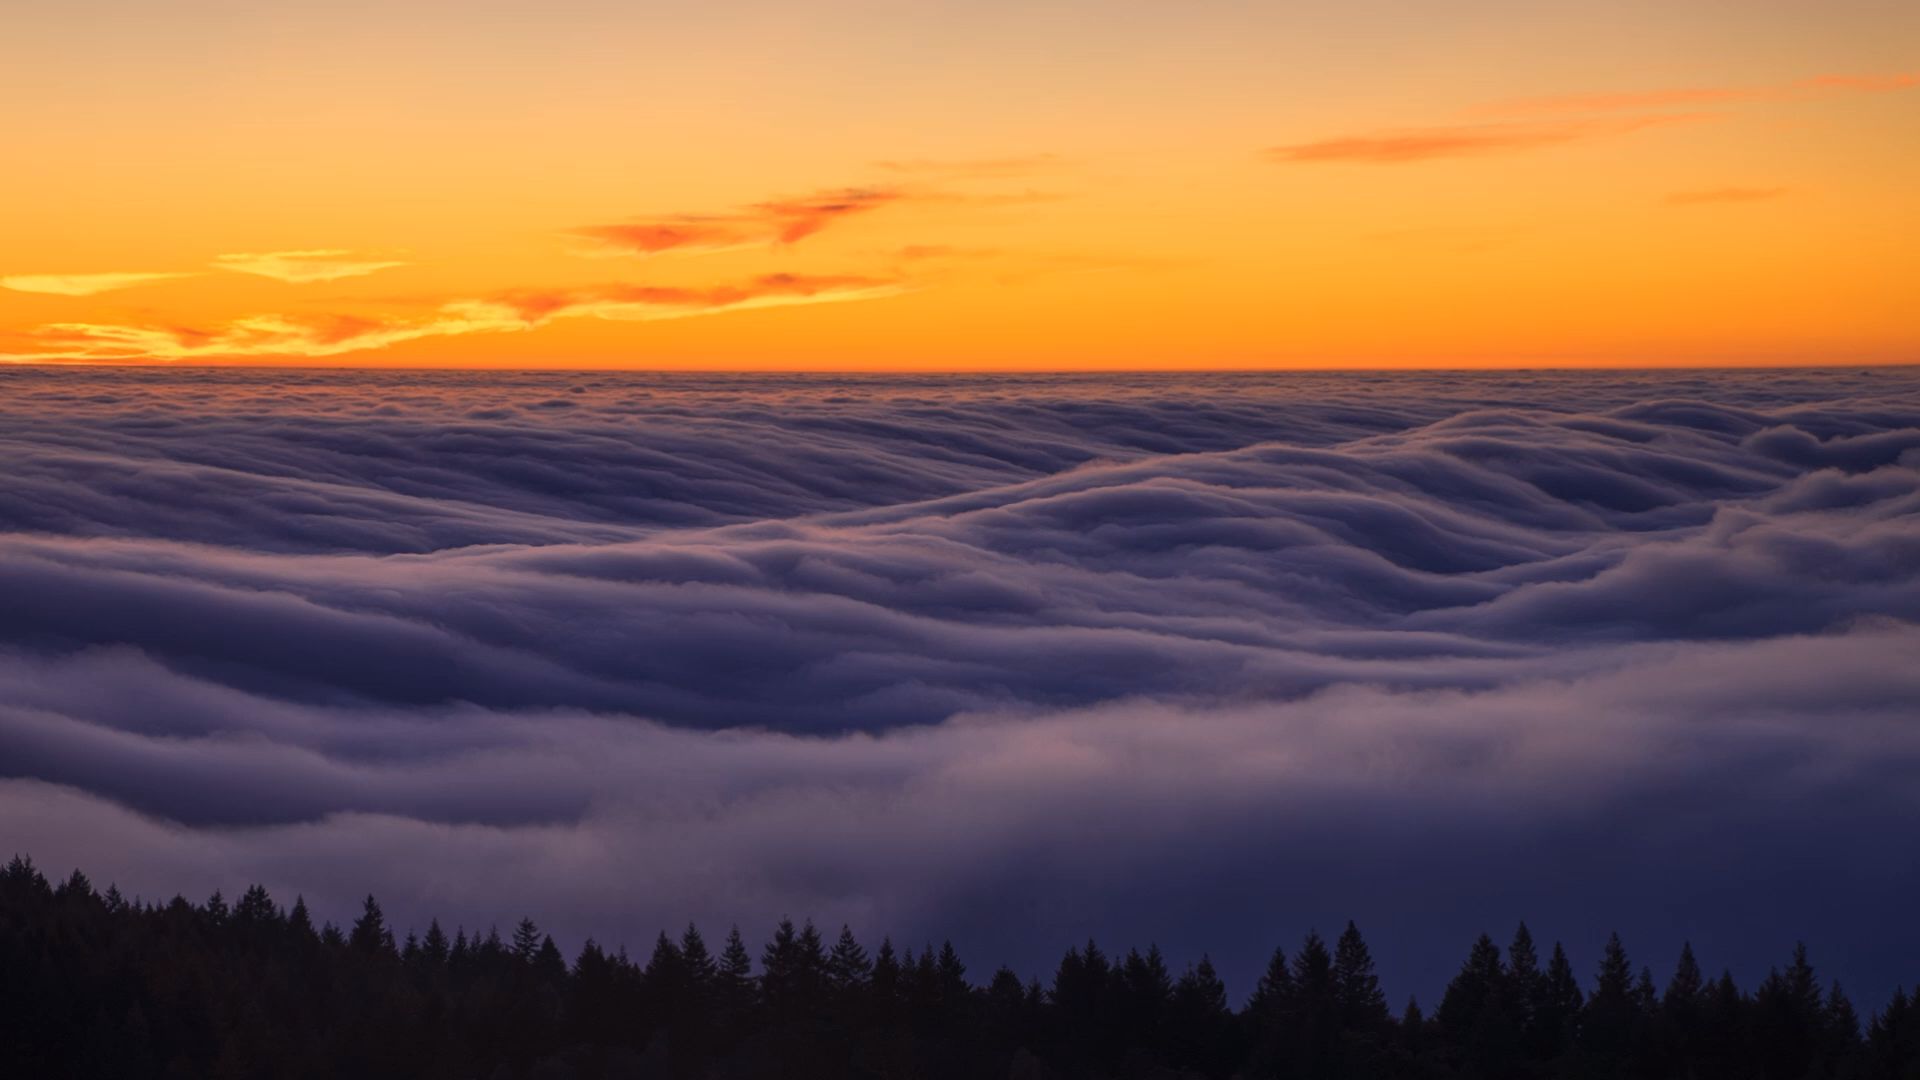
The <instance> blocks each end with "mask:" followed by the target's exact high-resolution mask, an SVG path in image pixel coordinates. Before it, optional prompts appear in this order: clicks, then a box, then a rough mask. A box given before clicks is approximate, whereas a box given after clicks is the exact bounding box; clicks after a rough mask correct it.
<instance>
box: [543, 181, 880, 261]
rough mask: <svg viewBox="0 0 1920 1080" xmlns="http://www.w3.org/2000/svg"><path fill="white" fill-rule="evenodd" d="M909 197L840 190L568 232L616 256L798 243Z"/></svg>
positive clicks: (868, 189) (875, 189) (708, 250)
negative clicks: (723, 211)
mask: <svg viewBox="0 0 1920 1080" xmlns="http://www.w3.org/2000/svg"><path fill="white" fill-rule="evenodd" d="M911 197H912V196H909V195H908V194H907V193H905V192H903V191H900V190H898V189H895V188H883V187H876V188H839V189H835V190H831V191H818V192H813V193H811V194H808V195H800V196H796V197H793V198H786V199H772V200H769V201H767V202H760V203H754V204H753V205H751V206H747V207H743V208H741V209H740V210H738V211H735V212H733V213H729V214H675V215H670V216H667V217H662V218H655V219H652V220H645V221H635V222H625V223H620V224H613V225H588V226H584V227H582V228H578V229H575V230H573V235H575V236H580V237H584V238H586V239H589V240H593V241H595V242H596V243H597V244H599V245H600V246H601V248H602V249H603V250H604V251H606V252H608V253H611V254H619V255H658V254H661V253H663V252H669V251H675V252H681V253H695V252H713V251H726V250H731V249H734V248H740V247H750V246H754V245H760V244H766V245H778V244H797V243H799V242H800V241H802V240H804V239H806V238H807V237H809V236H812V235H814V234H815V233H818V232H820V231H821V230H822V229H825V228H827V227H828V226H829V225H832V224H834V223H835V222H838V221H841V220H843V219H845V218H848V217H852V216H855V215H858V214H864V213H868V212H870V211H873V210H878V209H880V208H881V207H883V206H888V205H890V204H893V203H898V202H901V201H903V200H906V199H908V198H911Z"/></svg>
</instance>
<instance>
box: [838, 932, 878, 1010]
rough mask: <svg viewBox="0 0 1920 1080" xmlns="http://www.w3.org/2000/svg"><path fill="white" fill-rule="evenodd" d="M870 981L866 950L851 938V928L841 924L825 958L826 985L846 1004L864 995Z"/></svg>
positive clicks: (869, 964)
mask: <svg viewBox="0 0 1920 1080" xmlns="http://www.w3.org/2000/svg"><path fill="white" fill-rule="evenodd" d="M872 979H873V962H872V961H871V960H868V959H867V950H866V949H864V948H862V947H861V945H860V942H859V941H858V940H857V939H856V938H855V937H854V936H853V928H852V927H850V926H847V925H845V924H842V925H841V927H840V937H839V939H838V940H837V941H835V942H834V943H833V952H832V953H831V954H830V955H828V957H827V985H828V986H829V987H830V988H831V989H832V990H833V992H834V993H835V994H837V995H839V997H840V999H841V1000H842V1001H843V1002H847V1001H851V1000H853V999H854V998H855V997H857V996H860V995H864V994H866V993H867V991H868V989H869V984H870V983H871V982H872Z"/></svg>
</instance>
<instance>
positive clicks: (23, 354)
mask: <svg viewBox="0 0 1920 1080" xmlns="http://www.w3.org/2000/svg"><path fill="white" fill-rule="evenodd" d="M902 291H904V286H902V285H901V284H900V283H899V282H897V281H891V280H884V279H878V278H861V277H850V276H822V277H808V276H802V275H796V274H771V275H766V276H763V277H759V278H755V279H753V280H751V281H748V282H745V283H743V284H737V285H720V286H708V287H700V288H686V287H677V286H652V285H606V286H597V287H592V288H582V289H569V290H520V291H515V292H509V293H502V294H499V295H496V296H492V297H486V298H481V299H463V300H454V301H450V302H448V303H445V304H442V305H440V307H438V308H437V309H435V310H434V312H433V313H432V314H431V315H429V316H427V317H425V318H415V319H404V318H391V319H383V318H371V317H364V316H355V315H337V314H335V315H319V316H310V315H278V314H274V315H252V316H248V317H246V318H241V319H235V320H233V321H232V322H230V323H227V324H225V325H222V326H219V327H215V328H211V329H209V328H199V327H180V326H168V325H146V326H129V325H116V324H105V323H81V322H68V323H53V324H50V325H48V326H43V327H41V328H39V329H38V330H36V331H32V332H30V333H28V334H27V335H25V336H26V337H27V338H28V339H29V340H30V341H31V342H33V344H34V346H35V347H33V348H30V349H28V350H25V351H20V352H12V353H4V354H0V362H10V363H52V362H112V361H120V362H128V361H163V362H177V361H191V360H230V359H245V358H321V357H332V356H342V355H346V354H348V353H357V352H366V351H369V350H374V349H384V348H388V347H390V346H393V345H398V344H402V343H404V342H408V341H417V340H420V339H423V338H435V337H456V336H460V335H465V334H487V333H495V334H497V333H523V332H526V331H529V330H535V329H538V328H540V327H542V326H544V325H546V324H547V323H550V322H552V321H554V320H556V319H570V318H597V319H612V320H619V321H657V320H662V319H684V318H691V317H693V316H697V315H718V314H721V313H724V312H729V311H744V310H750V309H754V308H768V307H788V306H793V305H798V304H825V303H838V302H845V301H852V300H873V299H879V298H881V297H886V296H893V295H897V294H898V293H900V292H902Z"/></svg>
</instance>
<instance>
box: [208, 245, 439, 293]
mask: <svg viewBox="0 0 1920 1080" xmlns="http://www.w3.org/2000/svg"><path fill="white" fill-rule="evenodd" d="M213 265H214V267H215V268H216V269H219V270H232V271H234V272H235V273H240V274H254V275H257V276H259V277H268V278H272V279H274V280H275V281H284V282H287V283H288V284H292V285H309V284H313V283H315V282H322V281H338V280H340V279H342V278H350V277H365V276H366V275H368V274H373V273H377V272H379V271H381V270H390V269H393V268H394V267H399V266H405V265H407V264H406V263H404V262H400V261H397V260H393V259H379V258H372V257H369V256H366V255H360V254H356V253H355V252H352V251H346V250H341V249H334V248H324V249H315V250H311V251H269V252H263V253H260V254H252V255H249V254H239V255H221V256H218V257H216V258H215V259H214V260H213Z"/></svg>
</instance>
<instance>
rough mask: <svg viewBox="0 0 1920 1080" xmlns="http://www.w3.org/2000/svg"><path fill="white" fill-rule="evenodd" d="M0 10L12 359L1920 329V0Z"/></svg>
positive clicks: (1841, 348)
mask: <svg viewBox="0 0 1920 1080" xmlns="http://www.w3.org/2000/svg"><path fill="white" fill-rule="evenodd" d="M696 7H697V8H698V10H689V9H692V8H696ZM6 23H7V25H6V29H5V33H4V34H0V131H4V133H5V134H4V138H5V139H6V141H7V143H8V153H7V157H6V165H7V167H6V168H5V169H0V360H5V361H14V362H34V361H98V362H135V361H142V362H143V361H162V362H172V363H225V362H241V363H293V364H329V365H335V364H337V365H378V364H395V365H508V366H547V365H551V366H560V367H595V366H618V367H639V368H678V367H710V368H731V369H742V368H817V369H832V370H848V369H975V368H1111V367H1147V368H1223V367H1288V366H1300V367H1324V366H1345V365H1355V366H1369V367H1374V366H1449V367H1451V366H1468V365H1555V364H1627V365H1639V364H1668V363H1674V364H1746V363H1753V364H1773V363H1795V364H1798V363H1887V362H1912V361H1916V360H1920V317H1916V311H1920V285H1916V284H1915V283H1916V282H1920V195H1916V192H1920V4H1914V3H1912V2H1911V0H1897V2H1895V0H1886V2H1882V0H1833V2H1828V3H1821V4H1814V3H1807V2H1802V0H1796V2H1786V0H1743V2H1733V0H1725V2H1722V0H1689V2H1682V3H1675V2H1673V0H1664V2H1659V3H1654V2H1641V0H1612V2H1608V3H1570V2H1569V3H1559V2H1556V3H1544V4H1543V3H1539V2H1538V0H1528V2H1525V3H1522V2H1517V0H1515V2H1507V0H1461V2H1460V3H1454V4H1432V3H1426V2H1421V0H1397V2H1388V0H1348V2H1342V3H1332V2H1305V0H1302V2H1290V3H1269V4H1254V3H1246V2H1244V0H1236V2H1227V0H1187V2H1183V3H1177V4H1176V3H1165V2H1158V0H1156V2H1146V0H1098V2H1096V0H1055V2H1048V0H1028V2H1025V3H1014V2H1009V0H972V2H968V3H961V2H951V0H893V2H888V3H879V2H871V3H855V2H848V0H829V2H821V3H810V4H804V5H803V4H797V3H766V2H760V3H750V2H734V3H728V2H716V3H712V4H706V5H681V4H671V5H669V4H656V3H636V2H614V0H550V2H547V3H543V4H537V5H536V4H532V3H504V2H497V0H466V2H460V3H455V2H451V0H427V2H417V3H410V4H409V3H394V2H391V0H389V2H387V3H375V2H372V0H330V2H326V3H321V2H318V0H286V2H283V3H276V4H242V3H238V2H237V0H171V2H169V3H166V4H155V3H151V2H149V0H66V2H63V3H60V4H41V5H34V6H32V7H31V8H30V9H28V10H25V11H20V12H15V13H11V14H9V16H8V18H7V20H6Z"/></svg>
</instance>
